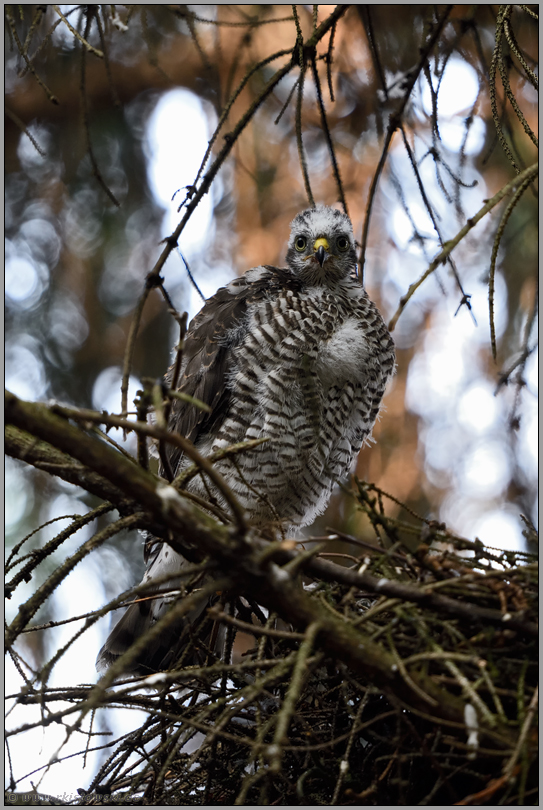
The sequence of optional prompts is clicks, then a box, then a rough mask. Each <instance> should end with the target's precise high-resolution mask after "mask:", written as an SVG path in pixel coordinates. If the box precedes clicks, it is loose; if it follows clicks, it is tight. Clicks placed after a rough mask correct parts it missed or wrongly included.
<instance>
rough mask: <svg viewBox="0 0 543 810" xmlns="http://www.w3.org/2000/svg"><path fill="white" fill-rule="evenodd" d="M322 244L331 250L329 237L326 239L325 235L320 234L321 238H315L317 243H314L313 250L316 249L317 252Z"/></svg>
mask: <svg viewBox="0 0 543 810" xmlns="http://www.w3.org/2000/svg"><path fill="white" fill-rule="evenodd" d="M321 246H322V247H323V248H324V249H325V250H329V248H330V245H329V244H328V239H325V238H324V236H319V238H318V239H316V240H315V244H314V245H313V250H314V251H315V253H316V252H317V250H318V249H319V248H320V247H321Z"/></svg>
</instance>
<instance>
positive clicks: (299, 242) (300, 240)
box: [294, 236, 307, 253]
mask: <svg viewBox="0 0 543 810" xmlns="http://www.w3.org/2000/svg"><path fill="white" fill-rule="evenodd" d="M306 246H307V239H306V238H305V236H297V237H296V239H295V241H294V247H295V248H296V250H298V251H299V252H300V253H301V252H302V250H305V249H306Z"/></svg>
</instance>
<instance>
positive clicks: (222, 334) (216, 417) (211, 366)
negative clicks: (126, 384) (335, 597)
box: [166, 267, 297, 473]
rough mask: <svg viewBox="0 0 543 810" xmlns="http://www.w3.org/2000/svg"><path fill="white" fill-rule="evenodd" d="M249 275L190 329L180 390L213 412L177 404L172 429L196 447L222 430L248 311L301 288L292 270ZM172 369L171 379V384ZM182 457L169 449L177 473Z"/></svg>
mask: <svg viewBox="0 0 543 810" xmlns="http://www.w3.org/2000/svg"><path fill="white" fill-rule="evenodd" d="M259 270H260V272H259V273H255V271H252V273H253V274H254V275H253V278H254V280H252V279H251V275H252V273H251V271H250V272H249V273H248V274H247V276H242V277H241V278H239V279H236V280H235V281H233V282H231V283H230V284H229V285H228V286H227V287H222V288H221V289H220V290H218V291H217V292H216V293H215V295H214V296H212V297H211V298H209V299H208V300H207V301H206V303H205V304H204V306H203V307H202V309H201V310H200V312H199V313H198V315H196V317H195V318H194V320H193V321H192V322H191V324H190V326H189V330H188V332H187V336H186V338H185V347H184V357H183V367H182V368H183V372H182V376H181V379H180V380H179V384H178V390H179V391H181V392H183V393H184V394H188V395H189V396H191V397H196V398H197V399H199V400H201V401H202V402H205V403H206V405H209V407H210V408H211V412H210V413H206V412H205V411H202V410H200V409H198V408H196V407H194V406H193V405H190V404H188V403H185V402H182V401H181V400H175V402H174V405H173V408H172V412H171V416H170V424H169V427H170V429H171V430H175V431H176V432H177V433H180V434H181V435H182V436H185V437H186V438H187V439H190V440H191V441H192V442H193V443H196V442H197V441H198V439H199V437H201V436H203V435H204V434H206V433H209V432H211V431H213V430H214V429H216V428H218V426H219V425H220V423H221V422H222V421H223V420H224V418H225V416H226V414H227V412H228V407H229V403H230V397H231V392H230V390H229V388H228V386H227V380H228V372H229V370H230V367H231V363H232V350H233V349H234V348H235V347H236V346H239V344H240V343H242V342H243V340H244V338H245V336H246V334H247V329H248V309H249V307H250V305H251V304H252V303H253V302H256V301H258V300H261V299H262V298H264V297H265V296H267V295H270V294H273V292H277V291H278V289H280V288H284V287H285V286H289V287H290V286H293V285H295V286H297V285H296V282H295V281H294V280H293V279H292V276H291V275H290V273H289V272H288V270H279V269H278V268H275V267H265V268H264V267H263V268H259ZM171 374H172V369H170V370H169V372H168V374H167V376H166V382H167V383H169V382H170V380H171ZM180 460H181V452H180V451H179V450H176V449H174V448H172V449H171V450H170V463H171V465H172V469H173V471H174V473H175V472H176V470H177V467H178V464H179V462H180Z"/></svg>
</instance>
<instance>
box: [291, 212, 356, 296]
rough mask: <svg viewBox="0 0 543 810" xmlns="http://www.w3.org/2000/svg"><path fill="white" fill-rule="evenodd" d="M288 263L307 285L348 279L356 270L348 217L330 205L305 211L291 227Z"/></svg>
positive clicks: (351, 228)
mask: <svg viewBox="0 0 543 810" xmlns="http://www.w3.org/2000/svg"><path fill="white" fill-rule="evenodd" d="M287 262H288V266H289V267H290V269H291V270H292V272H293V273H295V274H296V275H297V276H298V277H300V278H301V279H302V281H305V282H306V283H308V284H326V283H327V282H328V283H330V282H337V281H340V280H341V279H343V278H347V277H348V276H349V275H350V274H351V273H352V272H353V271H354V270H355V268H356V249H355V242H354V236H353V226H352V225H351V220H350V219H349V217H348V216H347V215H346V214H344V213H343V212H342V211H338V210H337V209H335V208H329V207H328V206H327V205H317V206H316V207H315V208H308V209H307V210H306V211H302V212H301V213H300V214H298V215H297V216H296V217H294V219H293V220H292V223H291V226H290V238H289V242H288V251H287Z"/></svg>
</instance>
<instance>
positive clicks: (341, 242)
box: [336, 236, 350, 253]
mask: <svg viewBox="0 0 543 810" xmlns="http://www.w3.org/2000/svg"><path fill="white" fill-rule="evenodd" d="M336 244H337V249H338V250H341V252H342V253H345V251H346V250H349V246H350V245H349V240H348V239H347V237H346V236H340V237H339V239H338V240H337V242H336Z"/></svg>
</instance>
